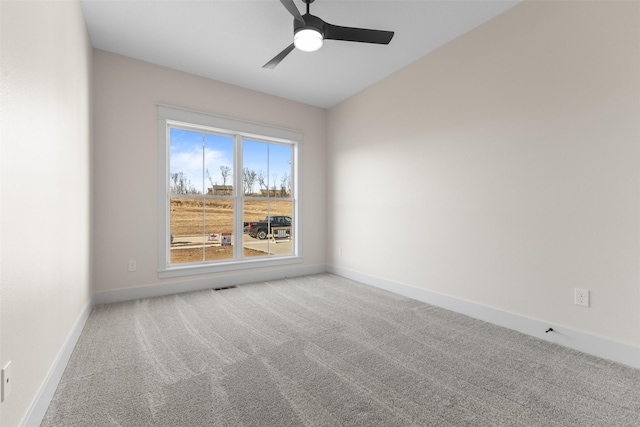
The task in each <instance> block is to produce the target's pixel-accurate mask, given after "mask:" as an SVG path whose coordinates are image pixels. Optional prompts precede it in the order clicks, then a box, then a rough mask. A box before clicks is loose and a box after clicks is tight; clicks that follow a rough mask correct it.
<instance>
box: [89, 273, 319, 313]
mask: <svg viewBox="0 0 640 427" xmlns="http://www.w3.org/2000/svg"><path fill="white" fill-rule="evenodd" d="M326 271H327V270H326V266H325V265H324V264H321V265H311V266H301V267H294V268H287V269H283V268H280V269H275V270H267V271H256V270H251V271H247V272H245V273H242V274H239V275H233V276H223V277H215V278H211V277H209V278H204V279H195V280H183V281H180V282H172V283H158V284H154V285H148V286H139V287H137V288H126V289H115V290H112V291H100V292H96V293H95V294H94V302H95V304H112V303H115V302H121V301H132V300H136V299H141V298H151V297H159V296H164V295H172V294H178V293H181V292H192V291H201V290H204V289H212V288H223V287H226V286H237V285H244V284H247V283H255V282H261V281H265V280H277V279H284V278H285V277H297V276H306V275H309V274H318V273H324V272H326Z"/></svg>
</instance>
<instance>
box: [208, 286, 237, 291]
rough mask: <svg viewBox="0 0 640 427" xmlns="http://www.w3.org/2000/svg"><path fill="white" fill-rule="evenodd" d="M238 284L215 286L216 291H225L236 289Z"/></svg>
mask: <svg viewBox="0 0 640 427" xmlns="http://www.w3.org/2000/svg"><path fill="white" fill-rule="evenodd" d="M235 288H237V286H224V287H222V288H215V289H214V291H224V290H225V289H235Z"/></svg>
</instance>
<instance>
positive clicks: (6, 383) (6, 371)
mask: <svg viewBox="0 0 640 427" xmlns="http://www.w3.org/2000/svg"><path fill="white" fill-rule="evenodd" d="M0 377H1V379H2V392H1V393H0V395H1V396H0V402H4V401H5V399H6V398H7V396H8V395H9V393H10V392H11V362H7V364H6V365H5V366H4V368H2V375H0Z"/></svg>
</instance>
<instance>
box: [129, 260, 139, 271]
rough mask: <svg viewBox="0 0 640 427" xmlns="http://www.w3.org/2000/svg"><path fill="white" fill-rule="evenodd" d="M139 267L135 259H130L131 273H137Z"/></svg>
mask: <svg viewBox="0 0 640 427" xmlns="http://www.w3.org/2000/svg"><path fill="white" fill-rule="evenodd" d="M137 267H138V266H137V265H136V260H135V259H130V260H129V271H136V268H137Z"/></svg>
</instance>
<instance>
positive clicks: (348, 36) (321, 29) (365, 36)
mask: <svg viewBox="0 0 640 427" xmlns="http://www.w3.org/2000/svg"><path fill="white" fill-rule="evenodd" d="M302 1H303V2H305V3H306V4H307V13H305V14H304V15H300V12H299V11H298V8H297V7H296V5H295V4H294V3H293V0H280V2H281V3H282V4H283V5H284V7H285V8H286V9H287V10H288V11H289V13H291V15H293V43H291V44H290V45H289V46H287V47H286V48H285V49H284V50H283V51H282V52H280V53H279V54H277V55H276V56H275V57H274V58H273V59H272V60H271V61H269V62H267V63H266V64H264V65H263V66H262V68H269V69H274V68H275V67H276V65H278V64H279V63H280V61H282V60H283V59H284V58H285V57H286V56H287V55H288V54H289V53H291V51H292V50H293V49H294V48H298V49H300V50H302V51H305V52H313V51H314V50H318V49H320V48H321V47H322V43H323V41H324V40H344V41H348V42H360V43H375V44H389V42H390V41H391V39H392V38H393V34H394V33H393V31H382V30H369V29H366V28H354V27H341V26H339V25H333V24H329V23H328V22H325V21H323V20H322V19H320V18H318V17H317V16H314V15H311V14H310V13H309V5H310V4H311V3H313V1H314V0H302Z"/></svg>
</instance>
